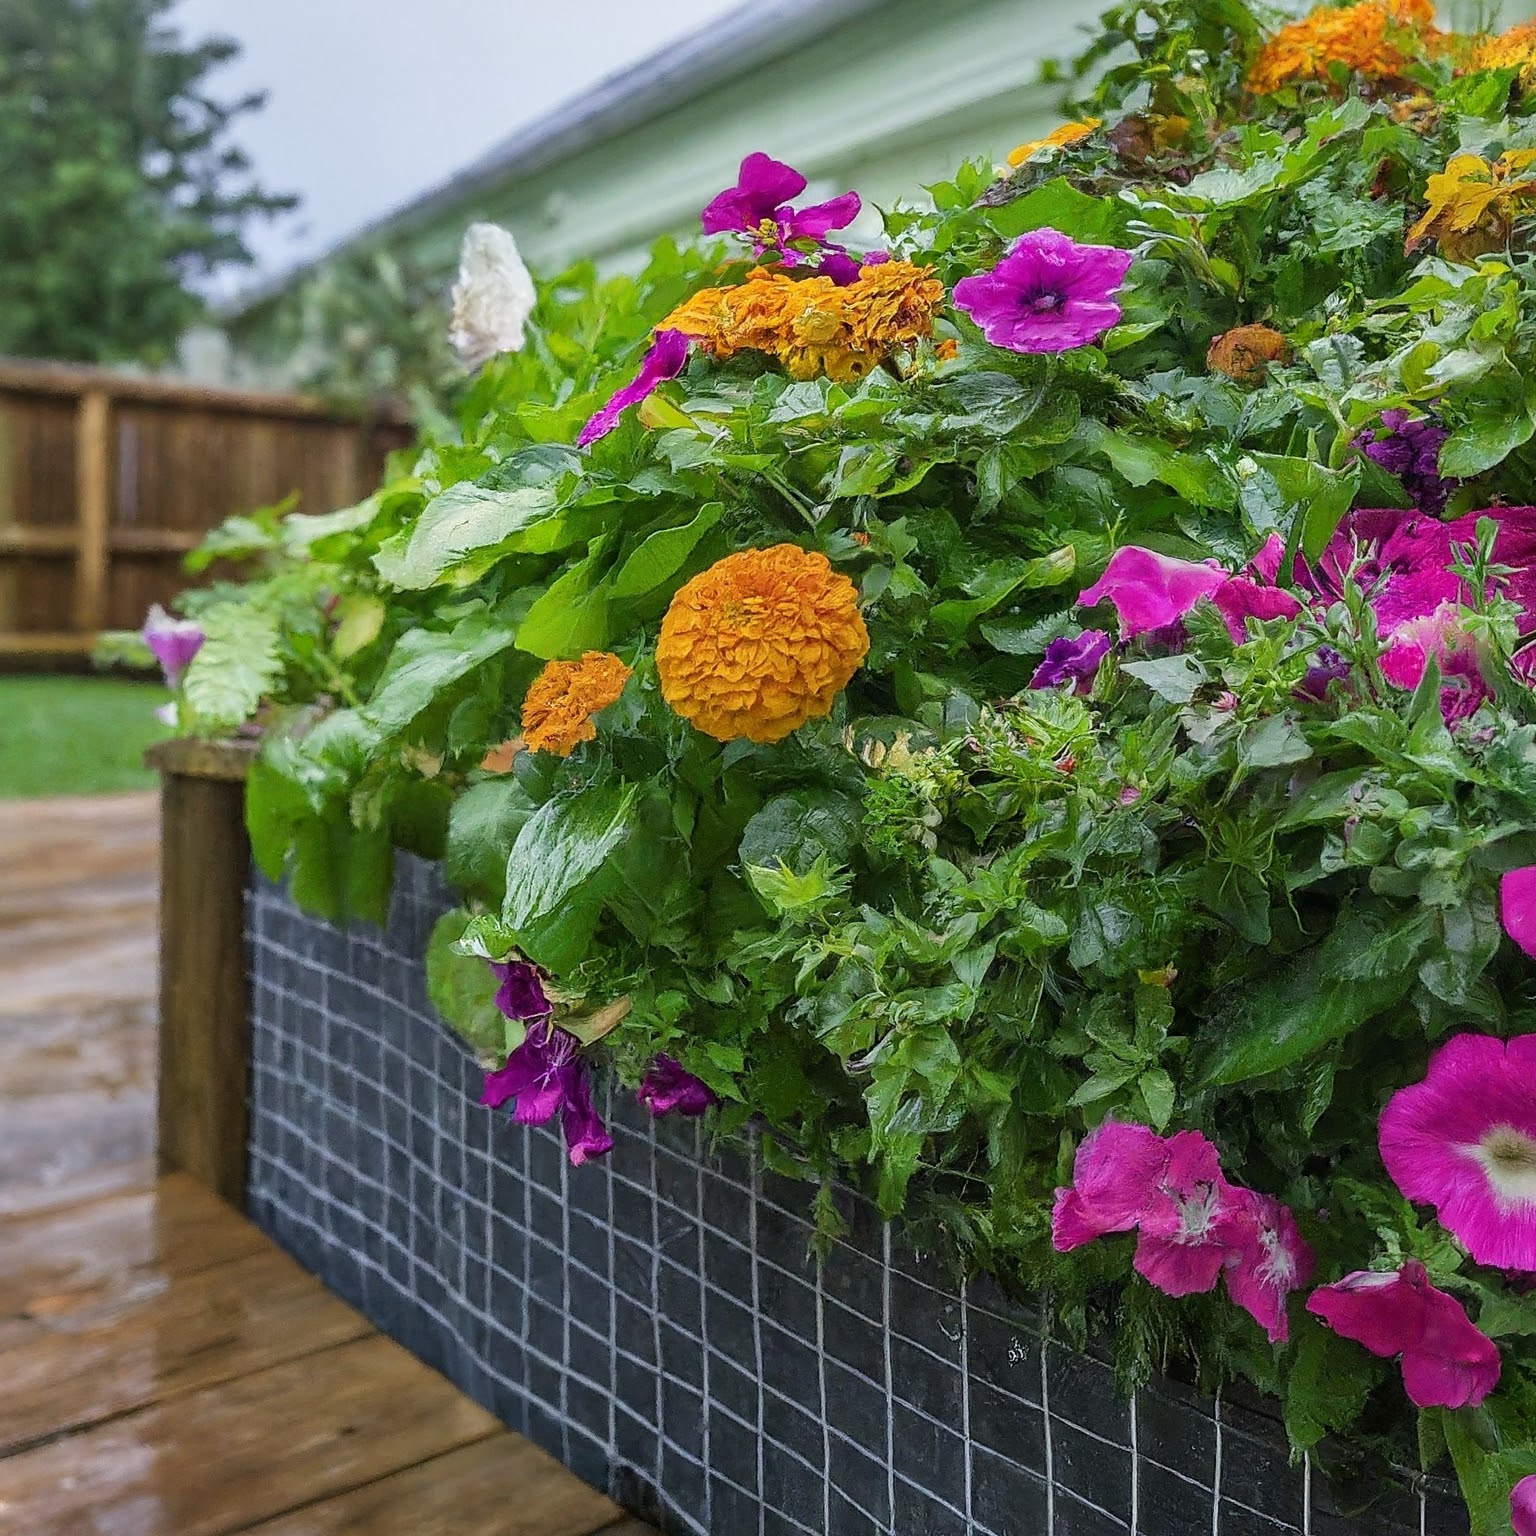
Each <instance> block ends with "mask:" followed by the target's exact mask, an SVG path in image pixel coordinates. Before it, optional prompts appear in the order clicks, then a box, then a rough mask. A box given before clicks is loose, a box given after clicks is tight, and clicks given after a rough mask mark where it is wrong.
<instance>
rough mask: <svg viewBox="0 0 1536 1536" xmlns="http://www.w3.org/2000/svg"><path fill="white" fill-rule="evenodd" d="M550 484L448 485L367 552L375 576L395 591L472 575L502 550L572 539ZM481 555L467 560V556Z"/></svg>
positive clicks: (549, 548)
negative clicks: (411, 524) (500, 488)
mask: <svg viewBox="0 0 1536 1536" xmlns="http://www.w3.org/2000/svg"><path fill="white" fill-rule="evenodd" d="M572 541H573V540H572V537H571V533H570V530H569V527H568V520H567V519H566V518H565V517H563V516H561V515H560V514H559V513H558V512H557V511H556V496H555V491H554V488H553V487H552V486H550V485H525V486H516V487H514V488H513V489H511V490H505V491H495V490H488V489H487V488H486V487H484V486H481V485H475V484H462V485H450V486H449V487H448V489H447V490H445V491H443V492H442V493H441V494H440V495H437V496H434V497H433V498H432V500H431V501H429V502H428V503H427V504H426V506H425V507H423V508H422V511H421V516H420V517H419V518H418V519H417V521H416V524H415V526H414V527H412V528H410V529H407V530H406V531H404V532H402V533H397V534H396V535H395V536H394V537H393V538H392V539H389V540H388V541H387V542H386V543H385V544H384V545H383V547H382V548H381V549H380V550H379V552H378V554H376V555H375V556H374V557H373V563H374V565H375V566H376V567H377V569H378V572H379V575H380V576H381V577H382V578H383V580H384V581H386V582H387V583H388V584H389V585H390V586H392V587H396V588H398V589H400V590H401V591H406V592H419V591H422V590H424V589H425V588H427V587H434V586H438V585H439V584H442V583H444V582H451V583H456V584H458V583H462V582H464V581H466V580H473V579H474V578H475V577H477V576H479V575H480V574H481V573H482V572H483V571H484V570H485V568H486V566H487V565H488V563H489V561H490V560H493V559H496V558H499V557H500V556H502V555H504V554H537V555H547V554H550V553H552V552H553V551H555V550H557V549H560V548H562V547H563V546H564V545H565V544H567V543H569V542H572ZM477 555H478V556H482V557H485V558H481V559H475V560H472V559H471V557H472V556H477Z"/></svg>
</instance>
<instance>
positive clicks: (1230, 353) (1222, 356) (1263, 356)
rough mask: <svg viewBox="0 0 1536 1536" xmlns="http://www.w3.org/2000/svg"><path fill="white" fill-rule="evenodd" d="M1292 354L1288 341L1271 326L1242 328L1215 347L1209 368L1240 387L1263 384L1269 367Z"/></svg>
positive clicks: (1217, 341) (1207, 362) (1210, 353)
mask: <svg viewBox="0 0 1536 1536" xmlns="http://www.w3.org/2000/svg"><path fill="white" fill-rule="evenodd" d="M1290 350H1291V344H1290V343H1289V342H1288V341H1287V340H1286V339H1285V337H1284V336H1282V335H1281V334H1280V332H1279V331H1277V330H1273V329H1272V328H1271V327H1269V326H1267V325H1239V326H1235V327H1234V328H1233V329H1232V330H1230V331H1227V332H1225V333H1224V334H1222V335H1220V336H1218V337H1217V338H1216V339H1215V341H1213V342H1212V343H1211V347H1210V351H1208V352H1207V353H1206V354H1205V366H1206V367H1207V368H1209V369H1210V371H1211V372H1212V373H1224V374H1226V376H1227V377H1228V378H1229V379H1232V380H1234V381H1235V382H1237V383H1239V384H1262V383H1263V382H1264V376H1265V375H1266V374H1267V373H1268V372H1269V365H1270V364H1271V363H1280V362H1284V361H1285V359H1286V357H1287V356H1288V354H1289V353H1290Z"/></svg>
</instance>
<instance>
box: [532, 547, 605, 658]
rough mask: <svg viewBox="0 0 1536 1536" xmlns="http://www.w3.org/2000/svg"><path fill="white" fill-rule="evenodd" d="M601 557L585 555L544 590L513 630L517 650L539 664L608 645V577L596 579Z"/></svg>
mask: <svg viewBox="0 0 1536 1536" xmlns="http://www.w3.org/2000/svg"><path fill="white" fill-rule="evenodd" d="M600 565H601V556H600V554H598V553H593V554H591V555H589V556H588V557H587V558H586V559H585V560H583V561H582V562H581V563H580V564H579V565H573V566H572V567H571V568H570V569H569V570H568V571H566V572H565V574H564V575H562V576H560V577H558V578H557V579H556V580H555V581H553V582H551V583H550V585H549V586H548V587H546V588H545V589H544V591H543V593H541V594H540V596H539V597H537V598H536V599H535V600H534V604H533V606H532V607H531V608H530V609H529V610H528V613H527V616H526V617H525V618H524V619H523V622H522V624H521V625H520V626H519V628H518V631H517V648H518V649H519V650H520V651H527V652H528V653H529V654H530V655H532V656H537V657H539V659H540V660H542V661H556V660H561V659H568V658H570V657H573V656H579V655H581V653H582V652H583V651H595V650H602V649H603V648H604V647H605V646H606V645H607V643H608V598H609V593H610V584H611V582H612V579H613V578H612V577H611V576H605V577H602V578H601V579H599V576H598V571H599V568H600Z"/></svg>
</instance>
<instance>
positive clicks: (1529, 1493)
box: [1509, 1477, 1536, 1536]
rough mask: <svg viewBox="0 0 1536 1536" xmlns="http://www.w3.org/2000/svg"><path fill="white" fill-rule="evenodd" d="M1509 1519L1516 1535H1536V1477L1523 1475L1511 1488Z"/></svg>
mask: <svg viewBox="0 0 1536 1536" xmlns="http://www.w3.org/2000/svg"><path fill="white" fill-rule="evenodd" d="M1509 1519H1510V1523H1511V1524H1512V1525H1513V1526H1514V1529H1515V1536H1536V1477H1522V1478H1521V1479H1520V1481H1519V1482H1518V1483H1516V1484H1515V1486H1514V1488H1513V1489H1511V1491H1510V1495H1509Z"/></svg>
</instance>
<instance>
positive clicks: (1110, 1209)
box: [1051, 1120, 1168, 1253]
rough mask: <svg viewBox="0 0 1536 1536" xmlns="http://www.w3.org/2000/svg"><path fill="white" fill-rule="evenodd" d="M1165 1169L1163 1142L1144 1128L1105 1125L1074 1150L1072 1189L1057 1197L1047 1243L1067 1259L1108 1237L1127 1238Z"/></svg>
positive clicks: (1116, 1122)
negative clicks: (1120, 1234)
mask: <svg viewBox="0 0 1536 1536" xmlns="http://www.w3.org/2000/svg"><path fill="white" fill-rule="evenodd" d="M1167 1166H1168V1151H1167V1148H1166V1147H1165V1145H1164V1143H1163V1138H1162V1137H1161V1136H1159V1135H1158V1134H1157V1132H1156V1131H1154V1130H1152V1129H1151V1128H1150V1127H1149V1126H1145V1125H1128V1124H1126V1123H1124V1122H1122V1121H1119V1120H1106V1121H1105V1122H1104V1123H1103V1124H1102V1125H1101V1126H1099V1128H1098V1129H1097V1130H1095V1131H1090V1132H1089V1134H1088V1135H1087V1136H1085V1137H1084V1138H1083V1140H1082V1142H1081V1143H1080V1144H1079V1145H1078V1149H1077V1156H1076V1158H1075V1159H1074V1160H1073V1164H1072V1187H1071V1188H1070V1189H1058V1190H1057V1191H1056V1205H1055V1209H1054V1210H1053V1211H1052V1212H1051V1239H1052V1241H1053V1242H1054V1244H1055V1246H1056V1250H1057V1252H1059V1253H1070V1252H1071V1251H1072V1249H1074V1248H1081V1247H1082V1246H1083V1244H1084V1243H1091V1242H1092V1241H1093V1240H1094V1239H1095V1238H1096V1237H1104V1236H1106V1235H1107V1234H1108V1233H1111V1232H1129V1231H1130V1230H1131V1229H1132V1228H1133V1227H1134V1226H1135V1225H1136V1223H1137V1222H1138V1221H1139V1220H1140V1219H1141V1215H1142V1212H1143V1211H1145V1210H1146V1209H1147V1207H1148V1206H1149V1205H1150V1204H1151V1202H1152V1198H1153V1196H1154V1195H1155V1194H1156V1191H1157V1184H1158V1180H1159V1179H1160V1178H1161V1177H1162V1175H1163V1170H1164V1169H1165V1168H1166V1167H1167Z"/></svg>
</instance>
